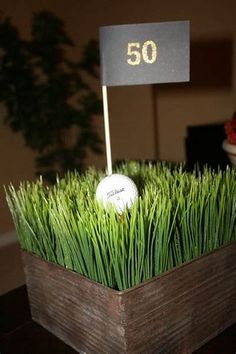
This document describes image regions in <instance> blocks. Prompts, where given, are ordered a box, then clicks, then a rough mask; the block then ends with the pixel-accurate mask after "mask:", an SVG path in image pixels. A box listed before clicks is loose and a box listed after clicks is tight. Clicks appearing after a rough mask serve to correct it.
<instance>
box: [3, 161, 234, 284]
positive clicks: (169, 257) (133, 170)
mask: <svg viewBox="0 0 236 354" xmlns="http://www.w3.org/2000/svg"><path fill="white" fill-rule="evenodd" d="M116 172H118V173H122V174H125V175H127V176H130V177H131V178H132V179H133V180H134V181H135V183H136V184H137V187H138V189H139V198H138V200H137V202H136V203H135V204H134V205H133V207H132V209H131V210H125V211H124V213H123V214H122V215H119V214H118V213H117V212H116V211H115V210H114V209H113V208H112V207H110V208H109V209H108V210H104V209H103V207H102V205H101V204H99V203H98V202H97V201H96V200H95V191H96V187H97V185H98V182H99V181H100V180H101V178H102V177H103V176H104V175H103V174H102V173H101V172H97V171H96V170H93V169H90V170H88V171H87V173H85V174H84V175H79V174H78V173H76V172H74V173H68V174H67V176H66V177H65V178H64V179H61V180H58V181H57V183H56V185H54V186H52V187H47V186H45V185H44V184H43V182H42V180H39V181H37V182H36V183H29V182H24V183H22V184H21V185H20V188H19V190H17V191H16V190H15V189H14V187H13V186H12V185H11V186H9V187H8V188H7V189H6V194H7V201H8V205H9V208H10V211H11V214H12V217H13V220H14V223H15V227H16V230H17V233H18V236H19V240H20V244H21V247H22V248H23V249H24V250H26V251H29V252H33V253H35V254H37V255H39V256H40V257H42V258H44V259H45V260H48V261H52V262H55V263H58V264H60V265H61V266H63V267H66V268H68V269H72V270H74V271H75V272H78V273H80V274H83V275H85V276H86V277H88V278H90V279H93V280H95V281H98V282H99V283H102V284H104V285H105V286H108V287H111V288H114V289H119V290H124V289H127V288H129V287H132V286H134V285H137V284H140V283H141V282H143V281H144V280H146V279H150V278H152V277H153V276H155V275H157V274H160V273H162V272H165V271H166V270H168V269H171V268H173V267H176V266H178V265H180V264H182V263H184V262H186V261H188V260H190V259H193V258H195V257H198V256H200V255H202V254H205V253H208V252H210V251H212V250H214V249H216V248H218V247H221V246H223V245H226V244H228V243H230V242H232V241H233V240H236V223H235V221H236V179H235V177H236V170H233V169H232V170H231V169H230V168H228V169H227V170H226V171H220V170H219V171H217V172H214V171H211V170H210V169H208V168H205V170H204V171H203V172H199V171H198V170H197V169H196V170H195V171H194V172H192V173H188V172H186V171H185V170H184V168H183V167H182V166H177V167H174V168H173V167H172V168H171V167H169V166H167V165H165V164H159V165H146V164H138V163H134V162H131V163H127V164H124V165H123V166H121V167H120V168H119V169H118V170H117V171H116Z"/></svg>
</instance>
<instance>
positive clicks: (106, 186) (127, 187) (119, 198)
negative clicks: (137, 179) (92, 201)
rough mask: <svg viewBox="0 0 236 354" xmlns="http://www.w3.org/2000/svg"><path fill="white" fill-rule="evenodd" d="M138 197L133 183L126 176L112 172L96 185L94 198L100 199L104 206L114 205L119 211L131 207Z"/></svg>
mask: <svg viewBox="0 0 236 354" xmlns="http://www.w3.org/2000/svg"><path fill="white" fill-rule="evenodd" d="M137 197H138V190H137V187H136V185H135V183H134V182H133V181H132V179H130V178H129V177H127V176H124V175H120V174H112V175H110V176H107V177H105V178H104V179H102V180H101V182H100V183H99V184H98V186H97V190H96V198H97V200H98V201H102V203H103V206H104V208H106V207H107V205H108V204H112V205H114V206H115V207H116V209H117V211H118V212H119V213H122V212H123V211H124V210H125V208H131V206H132V205H133V203H134V201H135V200H136V199H137Z"/></svg>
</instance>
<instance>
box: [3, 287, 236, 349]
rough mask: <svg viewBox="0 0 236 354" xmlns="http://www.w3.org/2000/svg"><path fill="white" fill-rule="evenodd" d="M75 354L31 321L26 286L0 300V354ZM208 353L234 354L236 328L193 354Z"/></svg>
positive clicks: (227, 331) (233, 327)
mask: <svg viewBox="0 0 236 354" xmlns="http://www.w3.org/2000/svg"><path fill="white" fill-rule="evenodd" d="M75 353H76V352H75V351H74V350H73V349H71V348H70V347H68V346H67V345H66V344H64V343H63V342H62V341H60V340H59V339H57V338H56V337H55V336H53V335H52V334H50V333H49V332H48V331H46V330H45V329H43V328H42V327H41V326H39V325H37V324H36V323H34V322H33V321H32V320H31V317H30V311H29V305H28V300H27V293H26V288H25V286H23V287H20V288H18V289H16V290H14V291H11V292H9V293H7V294H5V295H2V296H1V297H0V354H75ZM210 353H211V354H236V324H235V325H234V326H232V327H230V328H229V329H228V330H226V331H225V332H223V333H222V334H221V335H219V336H218V337H217V338H215V339H214V340H212V341H210V342H209V343H208V344H207V345H205V346H204V347H202V348H201V349H199V350H198V351H196V352H195V354H210ZM98 354H102V353H98ZM111 354H112V353H111ZM144 354H147V353H144Z"/></svg>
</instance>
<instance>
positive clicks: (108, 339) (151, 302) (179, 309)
mask: <svg viewBox="0 0 236 354" xmlns="http://www.w3.org/2000/svg"><path fill="white" fill-rule="evenodd" d="M23 262H24V267H25V275H26V283H27V290H28V295H29V299H30V306H31V313H32V318H33V320H35V321H36V322H38V323H40V324H41V325H42V326H43V327H45V328H46V329H48V330H49V331H51V332H52V333H54V334H55V335H56V336H58V337H59V338H61V339H62V340H63V341H64V342H66V343H67V344H69V345H70V346H72V347H73V348H74V349H76V350H77V351H78V352H81V353H87V354H89V353H96V354H104V353H107V354H114V353H117V354H118V353H119V354H123V353H145V354H146V353H155V354H158V353H162V354H163V353H164V354H168V353H170V354H174V353H178V354H181V353H184V354H187V353H192V352H193V351H194V350H196V349H197V348H199V347H200V346H202V345H203V344H204V343H205V342H207V341H208V340H210V339H211V338H213V337H214V336H216V335H217V334H218V333H220V332H221V331H223V330H224V329H225V328H227V327H228V326H230V325H231V324H233V323H234V322H236V242H234V243H232V244H231V245H229V246H226V247H223V248H221V249H219V250H217V251H214V252H212V253H210V254H208V255H206V256H203V257H200V258H198V259H196V260H194V261H191V262H188V263H186V264H184V265H182V266H181V267H178V268H176V269H174V270H171V271H169V272H166V273H165V274H163V275H161V276H157V277H155V278H153V279H151V280H149V281H146V282H145V283H143V284H141V285H139V286H137V287H134V288H131V289H128V290H126V291H116V290H112V289H109V288H106V287H104V286H102V285H100V284H98V283H96V282H93V281H90V280H88V279H87V278H85V277H83V276H80V275H78V274H76V273H74V272H71V271H68V270H66V269H64V268H62V267H60V266H57V265H55V264H52V263H49V262H45V261H43V260H42V259H40V258H38V257H36V256H34V255H32V254H29V253H26V252H23Z"/></svg>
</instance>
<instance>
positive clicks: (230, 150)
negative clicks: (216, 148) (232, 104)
mask: <svg viewBox="0 0 236 354" xmlns="http://www.w3.org/2000/svg"><path fill="white" fill-rule="evenodd" d="M224 130H225V134H226V137H227V138H226V139H225V140H224V141H223V149H224V150H225V152H226V153H227V155H228V157H229V160H230V162H231V164H232V165H233V166H236V112H234V114H233V116H232V118H231V120H229V121H228V122H226V123H225V125H224Z"/></svg>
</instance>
